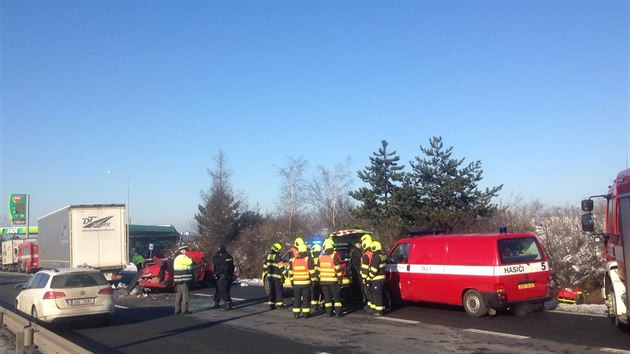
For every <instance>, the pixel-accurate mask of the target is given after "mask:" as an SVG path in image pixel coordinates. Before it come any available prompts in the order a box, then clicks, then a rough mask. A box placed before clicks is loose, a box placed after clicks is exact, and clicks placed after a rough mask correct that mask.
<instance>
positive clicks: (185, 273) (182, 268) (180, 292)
mask: <svg viewBox="0 0 630 354" xmlns="http://www.w3.org/2000/svg"><path fill="white" fill-rule="evenodd" d="M178 250H179V252H180V254H179V255H178V256H177V257H175V260H173V282H174V283H175V288H176V289H177V294H176V295H175V314H178V313H182V314H189V313H191V312H190V311H188V301H189V298H190V291H189V289H188V284H189V283H190V282H192V279H193V272H192V265H193V261H192V259H190V258H189V257H188V256H187V255H186V253H187V252H188V250H189V247H188V246H186V245H183V246H180V247H179V249H178Z"/></svg>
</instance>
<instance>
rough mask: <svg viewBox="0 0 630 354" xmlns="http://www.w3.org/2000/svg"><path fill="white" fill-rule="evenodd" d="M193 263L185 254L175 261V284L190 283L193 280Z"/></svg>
mask: <svg viewBox="0 0 630 354" xmlns="http://www.w3.org/2000/svg"><path fill="white" fill-rule="evenodd" d="M192 264H193V261H192V259H190V257H188V256H187V255H185V254H180V255H178V256H177V257H175V260H174V261H173V282H174V283H175V284H182V283H188V282H190V281H192V279H193V272H192Z"/></svg>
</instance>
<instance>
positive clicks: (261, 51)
mask: <svg viewBox="0 0 630 354" xmlns="http://www.w3.org/2000/svg"><path fill="white" fill-rule="evenodd" d="M0 11H1V14H0V15H1V18H0V23H1V25H0V26H1V35H2V54H1V55H2V66H1V79H0V80H1V81H0V84H1V87H0V89H1V125H0V131H1V135H0V136H1V139H2V142H1V149H2V151H1V154H0V158H1V160H0V165H1V168H2V171H1V180H0V185H1V190H0V192H1V195H0V198H2V200H5V201H6V198H8V195H9V194H10V193H29V194H30V195H31V214H30V217H31V220H32V221H31V223H32V224H33V223H35V220H36V219H37V218H38V217H40V216H42V215H45V214H46V213H48V212H51V211H54V210H57V209H59V208H61V207H63V206H65V205H69V204H93V203H94V204H96V203H125V202H126V198H127V176H128V178H129V190H130V199H131V203H130V204H131V217H132V222H133V223H141V224H174V225H175V226H176V227H177V228H178V229H179V230H180V231H192V230H193V226H192V225H193V222H192V221H193V215H194V213H195V212H196V211H197V205H198V204H199V203H200V202H201V198H200V192H201V191H205V190H207V189H208V187H209V186H210V182H211V181H210V178H209V176H208V174H207V171H208V169H213V168H214V167H215V163H214V157H215V156H216V154H217V152H218V151H219V150H220V149H221V150H223V151H224V152H225V155H226V157H227V165H228V168H229V169H230V170H231V171H232V172H233V175H232V184H233V188H234V189H235V190H237V191H241V192H242V193H243V195H244V196H245V197H247V201H248V203H249V205H250V206H252V207H253V206H255V205H256V204H259V205H260V207H261V210H262V211H263V212H273V211H275V207H276V201H277V199H278V195H279V191H280V178H279V177H278V172H277V171H278V168H279V167H282V166H286V164H287V161H288V158H289V157H302V158H304V159H305V160H307V161H308V163H309V166H310V167H311V170H314V167H315V166H317V165H324V166H326V167H329V168H332V167H333V166H334V165H335V164H337V163H339V162H342V161H344V160H345V159H346V157H348V156H349V157H350V158H351V163H350V165H348V169H349V170H350V171H351V172H352V175H353V177H354V178H355V180H354V185H353V187H354V188H358V187H360V186H361V182H360V181H359V180H358V179H357V178H356V171H358V170H360V169H363V168H364V167H366V166H367V165H369V157H370V156H371V154H372V153H373V152H374V151H377V150H378V148H379V147H380V141H381V140H383V139H385V140H387V141H388V142H389V147H390V148H391V149H393V150H396V152H397V153H398V155H399V156H400V157H401V160H402V161H403V162H404V163H405V164H406V165H408V162H409V161H410V160H413V159H414V157H416V156H422V155H421V152H420V150H419V146H420V145H422V146H428V142H429V139H430V138H431V137H432V136H442V137H443V139H444V143H445V144H446V145H447V146H453V148H454V157H457V158H466V161H467V162H470V161H474V160H480V161H481V162H482V167H483V170H484V174H483V176H484V180H483V182H482V184H481V186H482V187H484V188H485V187H486V186H495V185H498V184H504V187H503V191H502V192H501V194H500V196H499V198H498V199H497V200H496V202H500V203H503V204H509V203H511V202H514V201H515V200H516V199H517V198H522V199H524V200H533V199H539V200H541V201H542V202H544V203H546V204H548V205H550V206H551V205H558V206H565V205H579V200H580V199H582V198H583V197H585V196H589V195H593V194H601V193H605V192H606V187H607V186H608V185H609V184H610V183H611V181H612V179H613V178H614V176H615V175H616V173H617V172H618V171H619V170H621V169H623V168H625V167H626V166H627V164H628V162H627V161H628V153H629V136H628V131H629V127H630V125H629V119H628V118H629V117H628V100H629V98H630V97H629V95H628V63H629V61H628V46H629V41H628V23H629V18H630V16H629V6H628V3H627V2H626V1H575V2H573V1H551V2H550V1H541V2H529V1H522V2H521V1H496V2H495V1H480V2H473V1H466V2H441V1H435V2H433V1H432V2H429V1H417V2H412V1H396V2H371V1H352V2H336V1H326V2H309V1H300V2H293V1H275V2H255V1H247V2H220V1H213V2H210V1H195V2H187V1H172V2H170V1H159V2H136V1H134V2H131V1H130V2H127V1H116V2H106V1H102V2H99V1H89V2H87V1H58V2H55V1H49V2H30V1H2V2H0ZM107 170H112V171H115V172H117V173H114V174H106V171H107ZM6 205H7V203H6V202H1V203H0V216H5V215H6V213H7V210H6V209H7V206H6Z"/></svg>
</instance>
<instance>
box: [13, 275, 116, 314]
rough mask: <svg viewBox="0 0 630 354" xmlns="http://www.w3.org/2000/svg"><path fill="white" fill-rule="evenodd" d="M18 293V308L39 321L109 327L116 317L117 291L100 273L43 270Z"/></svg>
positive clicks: (17, 286)
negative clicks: (94, 323) (72, 321)
mask: <svg viewBox="0 0 630 354" xmlns="http://www.w3.org/2000/svg"><path fill="white" fill-rule="evenodd" d="M16 289H18V290H21V291H20V293H19V294H18V295H17V297H16V298H15V308H16V309H17V310H18V311H20V312H23V313H25V314H27V315H30V316H31V317H32V318H33V319H34V320H35V321H42V322H48V323H52V322H55V321H59V320H65V319H83V318H86V319H87V318H90V319H91V318H96V319H99V320H100V323H101V324H103V325H108V324H109V323H110V321H111V317H112V314H113V313H114V291H113V289H112V288H111V287H110V285H109V283H108V282H107V279H105V276H104V275H103V273H101V272H100V271H98V270H96V269H91V268H62V269H47V270H41V271H39V272H37V273H35V274H34V275H33V276H32V277H31V279H30V280H29V281H28V283H26V284H18V285H16Z"/></svg>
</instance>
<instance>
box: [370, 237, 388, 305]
mask: <svg viewBox="0 0 630 354" xmlns="http://www.w3.org/2000/svg"><path fill="white" fill-rule="evenodd" d="M371 248H372V252H373V255H372V261H371V262H370V270H369V273H368V281H369V283H370V284H371V289H370V295H371V297H372V298H371V300H370V303H371V305H372V310H373V311H374V316H376V317H380V316H383V312H384V311H385V307H384V306H383V286H385V264H386V257H385V255H384V254H383V248H382V246H381V243H380V242H378V241H373V242H372V245H371Z"/></svg>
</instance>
